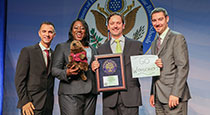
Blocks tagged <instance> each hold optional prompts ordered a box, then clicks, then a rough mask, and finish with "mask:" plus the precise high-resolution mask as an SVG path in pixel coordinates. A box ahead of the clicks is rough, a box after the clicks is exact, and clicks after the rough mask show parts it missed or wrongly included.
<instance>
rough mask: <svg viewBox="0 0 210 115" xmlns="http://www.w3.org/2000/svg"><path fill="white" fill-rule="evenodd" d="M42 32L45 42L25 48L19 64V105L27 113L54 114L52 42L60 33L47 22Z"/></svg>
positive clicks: (17, 88)
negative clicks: (57, 33)
mask: <svg viewBox="0 0 210 115" xmlns="http://www.w3.org/2000/svg"><path fill="white" fill-rule="evenodd" d="M38 34H39V37H40V38H41V41H40V42H39V43H37V44H35V45H33V46H28V47H25V48H23V49H22V50H21V53H20V55H19V59H18V63H17V67H16V74H15V86H16V90H17V94H18V97H19V100H18V105H17V107H18V108H20V109H21V112H22V114H23V115H52V110H53V102H54V96H53V88H54V78H53V77H52V75H51V61H50V60H51V57H52V53H53V52H52V50H51V48H50V44H51V42H52V40H53V38H54V37H55V35H56V32H55V28H54V25H53V24H52V23H51V22H43V23H42V24H41V25H40V29H39V32H38Z"/></svg>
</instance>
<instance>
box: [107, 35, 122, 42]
mask: <svg viewBox="0 0 210 115" xmlns="http://www.w3.org/2000/svg"><path fill="white" fill-rule="evenodd" d="M118 39H119V40H120V42H124V41H125V37H124V36H123V35H122V36H121V37H120V38H118ZM110 43H111V44H113V43H115V39H114V38H111V42H110Z"/></svg>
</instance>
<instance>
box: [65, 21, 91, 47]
mask: <svg viewBox="0 0 210 115" xmlns="http://www.w3.org/2000/svg"><path fill="white" fill-rule="evenodd" d="M77 21H80V22H81V23H82V25H83V26H84V28H85V37H84V38H83V39H82V41H81V43H82V44H83V45H84V46H88V45H89V40H90V34H89V28H88V24H87V23H86V21H85V20H83V19H79V18H78V19H76V20H74V21H73V22H72V24H71V27H70V29H69V40H68V41H69V42H71V41H73V40H74V37H73V35H72V29H73V26H74V24H75V22H77Z"/></svg>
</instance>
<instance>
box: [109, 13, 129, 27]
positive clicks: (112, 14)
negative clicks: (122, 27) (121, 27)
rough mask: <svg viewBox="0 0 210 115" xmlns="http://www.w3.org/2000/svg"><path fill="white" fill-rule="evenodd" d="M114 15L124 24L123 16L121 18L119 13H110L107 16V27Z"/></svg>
mask: <svg viewBox="0 0 210 115" xmlns="http://www.w3.org/2000/svg"><path fill="white" fill-rule="evenodd" d="M115 15H117V16H120V17H121V19H122V23H123V24H125V19H124V16H123V15H121V14H119V13H117V12H112V13H111V14H110V15H109V16H108V18H107V25H108V24H109V20H110V18H111V17H112V16H115Z"/></svg>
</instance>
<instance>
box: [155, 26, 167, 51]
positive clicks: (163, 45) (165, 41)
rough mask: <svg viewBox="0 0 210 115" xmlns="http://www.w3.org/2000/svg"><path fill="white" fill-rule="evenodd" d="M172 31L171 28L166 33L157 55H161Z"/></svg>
mask: <svg viewBox="0 0 210 115" xmlns="http://www.w3.org/2000/svg"><path fill="white" fill-rule="evenodd" d="M170 33H171V31H170V30H169V31H168V33H167V34H166V37H165V38H164V40H163V43H162V44H161V46H160V50H159V51H158V53H157V55H159V54H160V52H161V51H162V50H163V48H164V47H165V45H166V43H167V41H168V39H169V35H170ZM156 41H157V40H156ZM156 47H157V46H156Z"/></svg>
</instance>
